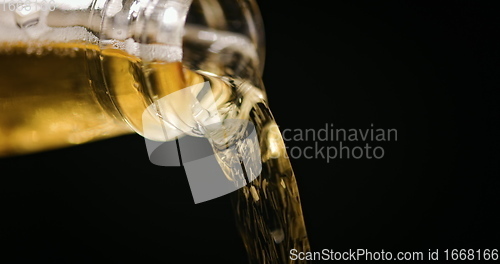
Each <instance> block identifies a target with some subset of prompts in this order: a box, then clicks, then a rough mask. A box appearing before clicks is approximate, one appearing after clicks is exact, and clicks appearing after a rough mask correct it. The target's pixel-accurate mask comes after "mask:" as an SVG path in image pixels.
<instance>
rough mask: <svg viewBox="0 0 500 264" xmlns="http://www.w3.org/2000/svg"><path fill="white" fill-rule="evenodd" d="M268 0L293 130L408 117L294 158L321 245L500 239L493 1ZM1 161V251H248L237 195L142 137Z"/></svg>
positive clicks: (41, 257) (275, 58)
mask: <svg viewBox="0 0 500 264" xmlns="http://www.w3.org/2000/svg"><path fill="white" fill-rule="evenodd" d="M259 2H260V5H261V10H262V14H263V18H264V23H265V29H266V38H267V46H266V49H267V55H266V66H265V72H264V83H265V85H266V89H267V93H268V97H269V102H270V106H271V108H272V110H273V113H274V115H275V118H276V120H277V122H278V124H279V126H280V128H281V129H282V130H283V129H308V128H315V129H320V128H323V127H324V126H325V124H333V125H334V127H336V128H355V129H364V128H369V127H370V126H371V124H373V125H374V127H377V128H383V129H391V128H394V129H397V131H398V138H397V141H391V142H370V144H372V146H381V147H383V148H384V151H385V152H384V156H383V158H381V159H368V158H361V159H334V160H331V161H330V162H329V163H327V161H326V160H325V159H322V158H317V159H307V158H305V157H302V158H297V159H292V165H293V167H294V169H295V172H296V175H297V181H298V183H299V189H300V193H301V198H302V202H303V210H304V215H305V220H306V224H307V228H308V233H309V238H310V241H311V244H312V247H313V249H314V250H321V249H324V248H327V249H333V250H348V249H358V248H366V249H371V250H373V251H380V250H382V249H384V250H386V251H388V250H392V251H398V250H404V251H411V250H422V251H424V252H427V250H428V249H436V248H438V249H440V250H445V249H447V248H448V249H453V248H457V249H461V248H465V249H469V248H472V249H478V248H483V249H484V248H490V249H492V248H499V246H500V243H499V242H500V232H499V225H498V223H499V222H500V221H499V220H500V219H499V217H498V216H497V214H496V213H497V212H498V208H499V191H500V182H499V169H498V162H499V155H498V147H499V146H498V138H497V134H498V129H496V128H495V127H496V125H497V123H498V113H500V112H499V109H498V99H499V97H498V95H497V89H498V88H499V78H498V71H499V67H498V66H499V59H500V55H499V50H498V47H499V44H500V43H499V41H498V40H497V36H498V34H499V29H500V26H499V20H498V14H497V13H498V12H497V10H498V9H496V8H494V7H493V6H490V2H489V1H450V2H444V1H441V2H436V1H433V2H429V3H423V2H422V1H412V2H408V1H407V2H402V1H331V2H329V5H325V3H324V2H322V3H321V4H320V3H319V2H318V1H309V2H299V1H282V2H280V3H278V2H277V1H259ZM311 144H314V142H311V141H309V142H293V141H289V142H287V145H288V146H289V147H296V148H304V147H306V146H309V145H311ZM318 144H320V145H319V146H334V145H335V144H337V143H336V142H331V141H328V142H318ZM349 144H350V146H351V147H354V146H356V143H349ZM0 168H1V179H0V181H1V183H0V190H1V192H0V194H1V196H2V198H1V202H0V203H1V207H0V210H1V215H0V217H1V219H2V220H3V221H2V222H3V224H2V225H1V229H0V232H1V234H0V237H1V239H2V240H4V241H6V242H7V243H8V246H7V247H3V248H2V253H0V258H7V259H8V260H9V261H7V262H5V261H4V262H3V263H98V262H106V263H126V262H129V261H132V262H134V263H195V261H196V262H201V261H203V260H214V261H216V262H218V263H244V261H245V251H244V249H243V245H242V243H241V241H240V239H239V237H238V234H237V231H236V229H235V225H234V221H233V215H232V211H231V207H230V205H229V197H227V196H224V197H221V198H219V199H215V200H212V201H209V202H206V203H202V204H200V205H194V204H193V201H192V197H191V193H190V190H189V185H188V182H187V179H186V177H185V175H184V171H183V169H182V168H164V167H157V166H154V165H152V164H151V163H150V162H149V160H148V157H147V153H146V148H145V144H144V141H143V139H142V138H141V137H140V136H138V135H129V136H123V137H119V138H114V139H110V140H105V141H100V142H94V143H90V144H86V145H81V146H75V147H71V148H66V149H61V150H55V151H49V152H46V153H39V154H33V155H27V156H22V157H12V158H5V159H1V160H0ZM173 259H183V260H184V261H180V262H179V261H176V262H174V261H173Z"/></svg>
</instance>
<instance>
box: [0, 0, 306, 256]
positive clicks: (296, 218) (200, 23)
mask: <svg viewBox="0 0 500 264" xmlns="http://www.w3.org/2000/svg"><path fill="white" fill-rule="evenodd" d="M263 41H264V40H263V27H262V21H261V17H260V14H259V11H258V8H257V5H256V3H255V2H254V0H192V1H191V0H80V1H65V0H39V1H28V0H25V1H23V0H16V1H15V2H14V1H9V0H6V1H4V3H0V157H1V156H12V155H21V154H26V153H32V152H37V151H43V150H48V149H52V148H58V147H64V146H69V145H73V144H81V143H85V142H89V141H93V140H98V139H104V138H109V137H113V136H118V135H122V134H126V133H133V132H136V133H139V134H141V135H143V136H145V137H146V138H148V139H151V140H158V141H162V140H165V139H173V138H176V136H178V134H176V132H179V131H180V132H183V133H186V134H192V135H195V136H200V135H207V133H212V132H213V134H210V141H211V144H212V146H213V148H214V151H215V152H217V155H218V161H219V164H220V166H221V167H225V168H230V167H231V166H225V165H228V164H226V163H231V162H235V163H238V165H240V163H241V164H244V163H245V162H246V160H245V159H246V158H248V156H251V157H258V160H255V161H256V162H258V163H259V164H260V165H261V166H259V167H261V168H262V170H261V172H260V175H254V176H252V177H248V176H249V175H248V174H245V175H239V176H241V177H245V178H246V182H247V183H248V184H246V185H244V186H241V188H240V189H238V191H236V192H233V194H232V195H233V199H232V202H233V209H234V212H235V218H236V221H237V226H238V228H239V231H240V234H241V237H242V239H243V242H244V244H245V247H246V249H247V252H248V257H249V261H250V263H259V264H262V263H273V264H275V263H292V260H291V258H290V255H289V252H290V250H291V249H295V250H297V252H306V251H309V242H308V238H307V234H306V230H305V225H304V220H303V216H302V209H301V204H300V199H299V194H298V188H297V184H296V181H295V176H294V173H293V170H292V168H291V165H290V161H289V160H288V157H287V155H286V149H285V147H284V144H283V140H282V138H281V134H280V132H279V129H278V126H277V125H276V123H275V122H274V119H273V117H272V115H271V112H270V110H269V109H268V107H267V103H266V98H265V97H266V95H265V92H264V89H263V85H262V83H261V74H262V69H263V65H264V64H263V63H264V49H263ZM204 83H209V84H210V86H209V87H210V89H209V90H210V91H211V93H209V92H208V91H207V89H205V87H206V86H205V85H201V84H204ZM187 87H196V89H192V90H191V93H190V94H189V95H188V96H183V95H182V94H181V96H178V97H175V100H171V101H170V102H168V103H169V105H170V106H171V107H170V108H168V109H169V110H167V111H164V109H165V105H164V104H163V101H161V100H162V98H165V97H166V96H169V95H171V94H174V93H176V92H178V91H181V90H184V88H187ZM207 94H211V95H212V97H213V99H214V100H213V102H214V103H215V104H216V105H215V108H214V107H212V106H213V105H210V104H211V101H210V100H204V98H205V97H206V96H207ZM193 98H195V99H196V100H194V99H193ZM194 101H197V102H199V103H197V104H195V103H193V102H194ZM207 102H208V103H207ZM207 104H208V105H207ZM151 106H152V107H151ZM200 106H201V109H199V108H200ZM212 110H213V111H212ZM214 114H217V115H218V117H219V118H220V119H219V120H232V119H240V120H241V119H244V120H249V121H250V122H252V123H253V125H254V126H255V131H256V134H257V138H258V140H257V141H252V144H257V145H258V147H259V148H256V149H258V151H257V152H258V153H255V151H254V153H253V154H249V155H247V156H245V155H241V156H238V157H236V156H231V155H232V154H231V153H229V152H230V151H229V152H227V151H226V150H228V149H229V148H224V146H227V145H230V143H235V142H236V143H238V144H239V145H238V144H233V146H236V148H233V149H237V152H238V153H239V154H241V153H242V152H252V151H253V149H251V148H250V147H251V146H252V144H250V143H248V142H247V141H244V140H241V138H238V137H237V136H236V137H232V136H231V135H230V136H227V134H228V133H225V132H227V131H223V130H216V129H215V130H214V131H207V130H206V129H207V127H203V126H202V125H203V122H200V120H210V117H212V116H213V115H214ZM145 116H146V117H147V118H145ZM148 118H149V119H152V120H156V119H158V118H160V119H162V120H166V122H165V123H168V124H169V125H170V127H167V128H168V129H170V130H169V131H168V132H172V131H173V134H172V135H171V138H166V137H167V136H166V134H168V133H165V129H164V128H165V127H161V129H158V131H156V130H154V129H153V132H151V131H149V130H148V131H147V130H146V128H147V127H148V124H147V123H146V122H145V120H149V119H148ZM167 121H168V122H167ZM200 124H201V126H200ZM157 128H158V127H156V128H155V129H157ZM162 129H163V130H162ZM236 130H238V131H243V132H245V131H246V129H245V127H241V126H238V127H236ZM236 130H235V131H236ZM221 131H222V132H221ZM221 134H226V135H222V136H221ZM235 134H236V133H235ZM219 139H221V140H219ZM219 146H222V147H221V148H218V147H219ZM252 155H253V156H252ZM225 162H226V163H225ZM229 165H231V164H229ZM244 165H247V163H245V164H244ZM242 167H246V168H248V169H252V168H249V166H242ZM223 170H224V169H223ZM247 172H248V170H247ZM231 173H232V172H231V171H229V172H227V173H226V171H224V174H225V175H226V176H227V177H228V178H231V176H234V175H231ZM294 263H306V261H305V260H299V261H297V262H294Z"/></svg>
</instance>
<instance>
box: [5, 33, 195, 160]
mask: <svg viewBox="0 0 500 264" xmlns="http://www.w3.org/2000/svg"><path fill="white" fill-rule="evenodd" d="M147 67H148V68H149V69H147V70H145V66H144V63H143V62H142V61H141V60H140V59H139V58H137V57H134V56H132V55H129V54H127V53H125V52H123V51H121V50H117V49H108V50H103V51H102V52H98V49H97V47H95V46H88V45H87V46H86V45H84V44H74V43H73V44H68V43H57V44H50V45H42V46H36V47H33V46H27V45H26V44H18V45H12V44H9V45H5V44H4V45H2V44H0V156H8V155H19V154H26V153H31V152H37V151H43V150H48V149H53V148H59V147H65V146H69V145H75V144H81V143H85V142H89V141H93V140H99V139H104V138H109V137H114V136H117V135H121V134H126V133H132V132H134V129H135V130H136V132H139V133H140V131H141V130H142V123H141V122H142V113H143V112H144V110H145V109H146V107H147V106H148V105H149V104H150V103H151V99H150V97H148V96H150V95H151V96H153V94H154V96H158V97H161V96H164V95H167V94H169V93H171V92H173V91H176V90H179V89H181V88H183V87H185V86H186V84H185V76H184V72H183V71H184V70H183V68H182V65H181V64H180V63H164V62H150V63H148V66H147ZM92 71H93V72H94V73H93V74H94V75H92ZM102 73H104V74H105V77H106V78H104V77H101V78H99V74H102ZM90 76H94V77H95V76H97V78H91V77H90ZM91 79H92V81H91ZM104 80H106V81H107V83H106V84H105V83H104V82H105V81H104ZM146 82H150V84H152V86H151V87H155V89H154V91H148V90H147V89H146V88H145V87H147V85H146Z"/></svg>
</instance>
